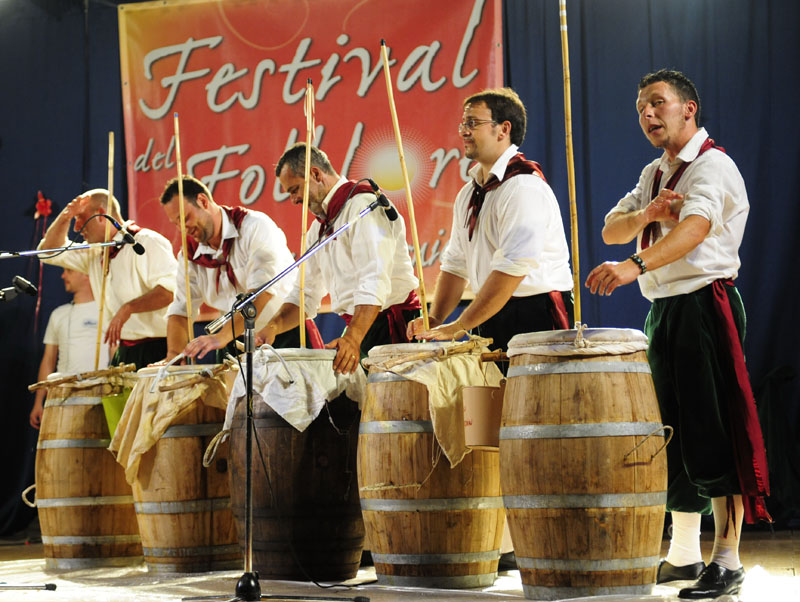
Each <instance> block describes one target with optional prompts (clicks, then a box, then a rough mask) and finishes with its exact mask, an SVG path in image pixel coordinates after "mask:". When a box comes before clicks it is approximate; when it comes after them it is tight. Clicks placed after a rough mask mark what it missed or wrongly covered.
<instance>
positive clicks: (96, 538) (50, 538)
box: [42, 533, 142, 546]
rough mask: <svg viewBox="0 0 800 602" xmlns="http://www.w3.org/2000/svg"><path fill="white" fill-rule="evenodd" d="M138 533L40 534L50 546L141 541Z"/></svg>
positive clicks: (98, 544) (99, 544) (96, 544)
mask: <svg viewBox="0 0 800 602" xmlns="http://www.w3.org/2000/svg"><path fill="white" fill-rule="evenodd" d="M141 541H142V538H141V537H140V536H139V534H138V533H135V534H132V535H42V543H43V544H47V545H51V546H73V545H93V546H101V545H113V544H129V543H141Z"/></svg>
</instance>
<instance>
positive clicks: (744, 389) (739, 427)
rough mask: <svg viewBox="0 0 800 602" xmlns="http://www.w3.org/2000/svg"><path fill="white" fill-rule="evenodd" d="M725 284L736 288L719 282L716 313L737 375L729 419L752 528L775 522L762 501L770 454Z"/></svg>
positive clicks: (765, 488) (767, 476)
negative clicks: (756, 523) (759, 523)
mask: <svg viewBox="0 0 800 602" xmlns="http://www.w3.org/2000/svg"><path fill="white" fill-rule="evenodd" d="M726 284H727V285H729V286H733V281H731V280H717V281H715V282H714V283H713V285H712V288H713V291H714V309H715V310H716V311H717V317H718V318H719V324H720V326H721V338H722V340H721V341H720V345H721V346H722V347H723V348H724V349H727V350H728V351H729V353H728V354H725V355H727V357H728V358H729V359H730V362H731V365H730V368H731V370H732V373H734V374H735V375H736V381H735V382H734V383H732V387H731V389H732V391H731V393H732V394H733V396H732V397H731V399H730V407H729V411H728V415H729V416H730V421H731V435H732V439H733V441H732V444H733V455H734V458H735V460H736V472H737V473H738V475H739V486H740V487H741V489H742V502H743V503H744V518H745V520H746V521H747V522H748V523H749V524H752V523H755V522H756V520H766V521H770V522H772V518H771V517H770V515H769V513H768V512H767V507H766V504H765V503H764V497H763V496H765V495H769V473H768V468H767V452H766V450H765V449H764V437H763V435H762V433H761V425H760V424H759V422H758V413H757V412H756V402H755V398H754V397H753V391H752V389H751V388H750V377H749V376H748V375H747V367H746V366H745V363H744V351H742V344H741V341H740V340H739V332H738V330H737V329H736V324H735V322H734V321H733V312H732V310H731V304H730V300H729V299H728V294H727V292H726V291H725V285H726Z"/></svg>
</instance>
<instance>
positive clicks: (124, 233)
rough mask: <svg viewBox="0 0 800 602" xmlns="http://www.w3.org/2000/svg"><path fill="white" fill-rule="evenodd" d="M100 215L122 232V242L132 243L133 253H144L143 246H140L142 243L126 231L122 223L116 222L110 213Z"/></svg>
mask: <svg viewBox="0 0 800 602" xmlns="http://www.w3.org/2000/svg"><path fill="white" fill-rule="evenodd" d="M100 215H102V216H103V217H104V218H106V219H107V220H108V221H110V222H111V224H112V225H113V226H114V227H115V228H116V229H117V230H119V231H120V233H121V234H122V240H123V242H125V243H127V244H129V245H132V246H133V251H134V253H136V254H137V255H144V247H143V246H142V243H139V242H136V239H135V238H134V237H133V234H131V233H130V232H128V231H127V230H126V229H125V227H124V226H122V225H121V224H120V223H119V222H117V220H115V219H114V218H113V217H111V216H110V215H106V214H104V213H101V214H100Z"/></svg>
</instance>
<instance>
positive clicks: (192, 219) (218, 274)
mask: <svg viewBox="0 0 800 602" xmlns="http://www.w3.org/2000/svg"><path fill="white" fill-rule="evenodd" d="M183 197H184V201H185V202H184V220H185V224H186V235H187V247H188V255H189V289H190V291H191V292H190V294H191V296H192V299H191V303H192V312H193V313H195V312H197V311H198V310H199V308H200V304H201V303H206V304H207V305H209V306H211V307H213V308H215V309H218V310H220V311H228V310H229V309H230V308H231V306H232V305H233V303H234V302H235V301H236V295H237V294H239V293H245V292H247V291H250V290H252V289H255V288H258V287H259V286H260V285H262V284H264V283H266V282H268V281H269V280H271V279H272V278H273V277H275V276H276V275H277V274H278V273H280V272H281V271H282V270H283V269H284V268H286V267H288V266H289V265H291V264H292V261H293V260H292V254H291V252H290V251H289V248H288V247H287V246H286V235H285V234H284V233H283V230H281V229H280V228H279V227H278V226H277V225H276V224H275V222H273V221H272V219H270V218H269V216H267V215H265V214H263V213H261V212H259V211H251V210H249V209H245V208H244V207H228V206H225V205H218V204H217V203H216V202H215V201H214V199H213V197H212V196H211V192H210V191H209V190H208V188H207V187H206V185H205V184H203V182H201V181H200V180H198V179H197V178H195V177H193V176H188V175H187V176H184V178H183ZM161 206H162V207H163V209H164V212H165V213H166V215H167V217H168V218H169V220H170V221H171V222H172V223H173V224H175V226H176V227H177V228H178V229H180V227H181V222H180V204H179V200H178V179H177V178H173V179H172V180H170V181H169V182H167V184H166V187H165V188H164V192H163V193H162V194H161ZM291 286H292V283H291V279H290V278H288V277H287V278H284V279H282V280H279V281H278V282H277V283H275V285H274V286H272V287H271V288H270V289H269V290H268V291H265V292H264V293H262V294H261V295H259V296H258V297H257V298H256V299H255V301H254V302H253V304H254V305H255V307H256V309H257V311H258V316H257V318H256V327H260V326H263V325H264V324H266V323H267V322H268V321H269V319H270V318H271V317H272V316H273V314H274V313H275V312H276V311H277V309H278V308H279V307H280V306H281V303H283V299H284V297H286V294H287V293H288V291H289V289H290V288H291ZM167 315H168V324H167V340H168V345H167V347H168V351H167V358H166V359H167V360H171V359H172V358H174V357H175V356H176V355H178V354H179V353H183V354H184V355H186V356H187V357H199V358H202V357H203V356H205V355H206V354H207V353H208V352H209V351H220V354H221V353H222V351H221V350H222V349H223V348H225V347H226V346H227V345H229V344H230V343H231V342H232V341H233V334H232V332H231V327H230V324H228V325H227V326H226V327H224V328H222V329H221V330H220V331H219V332H217V333H215V334H213V335H202V336H199V337H195V338H193V339H192V340H191V341H189V340H188V334H187V330H186V328H187V317H186V316H187V304H186V272H185V262H184V260H183V251H181V252H180V253H178V268H177V278H176V290H175V300H174V301H173V302H172V304H171V305H170V306H169V309H168V310H167ZM233 322H234V325H235V327H236V335H237V336H238V335H240V334H242V332H243V327H244V321H243V319H242V316H241V315H240V314H236V316H235V318H234V320H233ZM307 329H308V330H309V331H310V336H311V337H312V340H313V339H314V338H315V337H317V338H318V333H317V331H316V327H315V326H314V323H313V322H311V323H310V324H307ZM299 344H300V333H299V331H298V330H297V329H294V330H293V331H291V332H288V333H286V335H285V336H284V337H282V339H280V340H278V341H277V345H276V346H278V347H298V346H299ZM320 345H321V340H320ZM231 350H232V349H231ZM232 351H233V350H232Z"/></svg>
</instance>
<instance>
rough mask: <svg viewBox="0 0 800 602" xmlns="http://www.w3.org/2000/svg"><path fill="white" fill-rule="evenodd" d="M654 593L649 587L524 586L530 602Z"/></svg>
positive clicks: (650, 586) (651, 587)
mask: <svg viewBox="0 0 800 602" xmlns="http://www.w3.org/2000/svg"><path fill="white" fill-rule="evenodd" d="M652 591H653V584H652V583H651V584H649V585H618V586H615V587H610V586H609V587H547V586H545V585H525V584H523V585H522V593H523V594H525V598H527V599H529V600H567V599H569V600H572V599H573V598H584V597H589V596H592V597H593V596H636V595H644V596H647V595H649V594H651V593H652Z"/></svg>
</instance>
